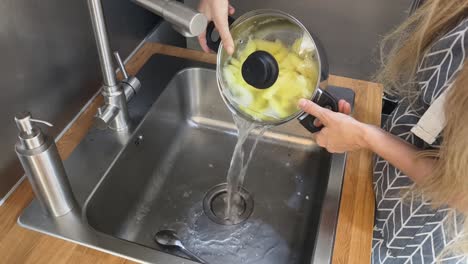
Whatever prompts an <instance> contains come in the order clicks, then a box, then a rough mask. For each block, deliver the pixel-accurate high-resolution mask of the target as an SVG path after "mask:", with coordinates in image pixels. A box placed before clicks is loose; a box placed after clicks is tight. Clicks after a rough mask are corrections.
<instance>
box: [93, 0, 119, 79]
mask: <svg viewBox="0 0 468 264" xmlns="http://www.w3.org/2000/svg"><path fill="white" fill-rule="evenodd" d="M88 8H89V13H90V17H91V23H92V25H93V31H94V37H95V39H96V47H97V49H98V54H99V62H100V63H101V71H102V77H103V82H104V85H105V86H116V85H117V81H116V77H115V69H114V64H113V61H112V51H111V49H110V45H109V37H108V36H107V27H106V22H105V20H104V13H103V11H102V3H101V0H88Z"/></svg>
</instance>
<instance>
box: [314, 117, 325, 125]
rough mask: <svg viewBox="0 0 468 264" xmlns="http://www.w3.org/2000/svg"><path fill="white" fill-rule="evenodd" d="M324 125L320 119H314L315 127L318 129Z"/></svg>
mask: <svg viewBox="0 0 468 264" xmlns="http://www.w3.org/2000/svg"><path fill="white" fill-rule="evenodd" d="M322 125H323V124H322V122H321V121H320V119H318V118H315V119H314V126H316V127H321V126H322Z"/></svg>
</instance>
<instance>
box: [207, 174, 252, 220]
mask: <svg viewBox="0 0 468 264" xmlns="http://www.w3.org/2000/svg"><path fill="white" fill-rule="evenodd" d="M239 194H240V198H241V200H242V201H241V202H240V203H239V206H240V208H238V212H239V214H238V216H237V217H236V218H235V219H229V218H228V217H227V216H226V199H227V184H226V183H222V184H218V185H216V186H214V187H213V188H211V189H210V190H209V191H208V192H207V193H206V195H205V198H204V199H203V211H204V212H205V214H206V215H207V216H208V218H209V219H210V220H211V221H213V222H215V223H217V224H220V225H237V224H240V223H242V222H244V221H245V220H247V219H248V218H249V217H250V215H251V214H252V212H253V208H254V201H253V199H252V196H251V195H250V193H249V192H248V191H247V190H246V189H245V188H244V187H242V188H241V190H240V193H239Z"/></svg>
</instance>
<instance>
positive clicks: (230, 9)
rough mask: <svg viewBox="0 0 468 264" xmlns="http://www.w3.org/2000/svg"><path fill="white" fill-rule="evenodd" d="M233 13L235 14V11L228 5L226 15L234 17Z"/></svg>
mask: <svg viewBox="0 0 468 264" xmlns="http://www.w3.org/2000/svg"><path fill="white" fill-rule="evenodd" d="M235 12H236V9H235V8H234V7H233V6H232V5H229V8H228V14H229V15H230V16H232V15H234V13H235Z"/></svg>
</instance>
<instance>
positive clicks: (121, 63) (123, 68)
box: [114, 51, 128, 80]
mask: <svg viewBox="0 0 468 264" xmlns="http://www.w3.org/2000/svg"><path fill="white" fill-rule="evenodd" d="M114 57H115V60H116V61H117V64H119V68H120V71H121V72H122V75H123V77H124V80H126V79H128V73H127V70H126V69H125V65H124V64H123V61H122V59H121V58H120V55H119V52H118V51H115V52H114Z"/></svg>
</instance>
